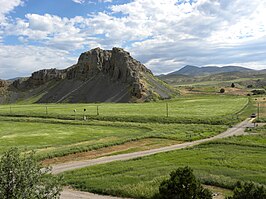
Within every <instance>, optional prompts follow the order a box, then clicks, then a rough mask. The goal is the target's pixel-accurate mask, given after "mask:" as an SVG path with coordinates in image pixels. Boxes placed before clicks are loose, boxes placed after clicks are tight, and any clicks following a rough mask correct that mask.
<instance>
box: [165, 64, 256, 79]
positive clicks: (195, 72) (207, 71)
mask: <svg viewBox="0 0 266 199" xmlns="http://www.w3.org/2000/svg"><path fill="white" fill-rule="evenodd" d="M251 71H254V70H252V69H249V68H245V67H241V66H223V67H218V66H206V67H198V66H192V65H186V66H184V67H183V68H181V69H180V70H178V71H174V72H171V73H169V74H167V75H187V76H204V75H212V74H219V73H230V72H251Z"/></svg>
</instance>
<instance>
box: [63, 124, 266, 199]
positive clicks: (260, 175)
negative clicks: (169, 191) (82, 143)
mask: <svg viewBox="0 0 266 199" xmlns="http://www.w3.org/2000/svg"><path fill="white" fill-rule="evenodd" d="M264 128H265V127H258V128H257V129H255V130H254V131H251V132H249V134H248V135H245V136H239V137H231V138H226V139H222V140H217V141H213V142H209V143H206V144H201V145H199V146H196V147H193V148H188V149H182V150H177V151H172V152H167V153H161V154H156V155H152V156H149V157H143V158H137V159H134V160H129V161H123V162H113V163H108V164H104V165H97V166H93V167H88V168H83V169H79V170H75V171H70V172H66V173H65V175H64V177H65V180H66V183H67V184H69V185H71V186H73V187H74V188H77V189H80V190H84V191H91V192H97V193H103V194H111V195H118V196H125V197H133V198H152V196H153V195H154V194H156V193H158V191H159V190H158V187H159V185H160V183H161V182H162V181H163V180H165V179H166V177H167V175H168V174H169V173H170V172H171V171H172V170H175V169H176V168H177V167H184V166H189V167H191V168H193V170H194V173H195V175H196V177H197V178H199V179H200V181H201V182H202V183H204V184H206V185H213V186H218V187H223V188H228V189H234V187H235V184H236V182H237V181H241V182H249V181H252V182H254V183H256V184H259V185H263V186H266V166H265V165H266V159H265V156H266V134H265V131H264V130H262V129H264Z"/></svg>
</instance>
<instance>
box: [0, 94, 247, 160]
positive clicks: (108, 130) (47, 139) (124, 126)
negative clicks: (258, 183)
mask: <svg viewBox="0 0 266 199" xmlns="http://www.w3.org/2000/svg"><path fill="white" fill-rule="evenodd" d="M166 102H167V103H168V105H169V115H172V116H171V117H170V116H169V117H166V116H165V108H166ZM247 103H248V99H247V98H245V97H235V96H190V97H180V98H178V99H175V100H170V101H160V102H153V103H142V104H137V103H136V104H110V103H109V104H108V103H107V104H106V103H101V104H53V105H51V104H49V105H44V104H42V105H40V104H31V105H17V104H16V105H2V106H0V114H1V115H2V116H0V142H1V143H3V144H1V146H0V154H1V153H2V152H3V151H5V150H7V149H8V148H9V147H12V146H16V147H19V148H20V149H21V150H22V151H28V150H32V149H34V150H36V151H37V155H38V156H39V158H40V159H41V160H43V159H46V158H54V157H62V156H66V155H71V154H76V153H80V152H87V151H92V150H99V149H102V148H106V147H112V146H115V145H123V144H126V143H129V142H131V143H133V142H135V144H136V145H141V147H138V146H136V147H129V148H128V149H127V148H125V147H122V148H123V149H121V150H120V151H116V150H117V149H113V150H114V151H113V152H115V153H125V152H133V151H139V150H144V149H151V148H156V147H161V146H167V145H171V144H174V143H180V142H185V141H192V140H197V139H203V138H206V137H210V136H214V135H216V134H218V133H221V132H223V131H225V130H226V129H227V128H228V125H229V124H231V123H235V122H237V121H238V120H237V119H236V118H237V117H236V116H235V115H236V113H238V112H239V111H240V110H242V109H243V107H245V106H246V104H247ZM46 106H48V110H47V115H46ZM96 106H99V112H100V115H99V116H97V115H95V114H96V112H93V111H92V110H94V108H95V107H96ZM10 107H11V109H10ZM84 108H86V114H94V116H93V117H92V118H91V117H90V116H88V115H86V116H88V119H87V120H86V121H83V120H82V118H83V116H84ZM90 108H92V109H90ZM73 109H76V110H77V112H76V114H77V115H76V116H75V115H73ZM41 110H42V111H45V112H44V113H41ZM95 110H96V109H95ZM95 110H94V111H95ZM160 110H161V111H160ZM82 111H83V112H82ZM39 113H41V114H39ZM142 114H144V115H142ZM145 114H146V115H145ZM58 115H61V116H60V117H59V118H61V119H57V116H58ZM185 117H187V118H186V119H184V118H185ZM147 118H148V119H147ZM165 121H166V122H165ZM213 124H215V125H213ZM143 139H148V140H147V142H148V143H146V142H145V143H141V140H143ZM155 139H158V140H155ZM136 141H139V142H136ZM145 145H146V146H145ZM108 153H112V151H108ZM104 154H105V153H104ZM99 155H102V154H99Z"/></svg>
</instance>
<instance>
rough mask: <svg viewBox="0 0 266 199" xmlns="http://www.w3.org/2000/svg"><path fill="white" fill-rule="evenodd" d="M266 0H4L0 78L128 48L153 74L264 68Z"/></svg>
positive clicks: (0, 11)
mask: <svg viewBox="0 0 266 199" xmlns="http://www.w3.org/2000/svg"><path fill="white" fill-rule="evenodd" d="M265 10H266V1H265V0H263V1H262V0H253V1H247V0H234V1H231V0H44V1H40V0H0V79H8V78H13V77H18V76H29V75H30V74H31V73H32V72H33V71H36V70H39V69H43V68H66V67H68V66H71V65H73V64H75V63H76V61H77V59H78V56H79V55H80V54H81V53H82V52H84V51H88V50H90V49H92V48H96V47H101V48H103V49H111V48H112V47H114V46H116V47H122V48H125V49H126V50H128V51H129V52H130V53H131V54H132V55H133V57H135V58H136V59H138V60H140V61H141V62H142V63H144V64H145V65H146V66H147V67H148V68H150V69H151V70H152V71H153V73H155V74H161V73H167V72H171V71H174V70H178V69H180V68H181V67H183V66H184V65H187V64H190V65H197V66H207V65H217V66H223V65H241V66H245V67H249V68H253V69H265V68H266V56H265V54H266V12H265Z"/></svg>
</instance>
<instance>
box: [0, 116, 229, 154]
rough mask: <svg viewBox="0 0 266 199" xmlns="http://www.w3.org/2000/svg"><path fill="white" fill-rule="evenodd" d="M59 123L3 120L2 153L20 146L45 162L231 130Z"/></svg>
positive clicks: (0, 126)
mask: <svg viewBox="0 0 266 199" xmlns="http://www.w3.org/2000/svg"><path fill="white" fill-rule="evenodd" d="M19 119H21V118H19ZM19 119H18V120H19ZM28 120H29V119H28ZM48 122H51V123H48ZM52 122H54V124H53V123H52ZM56 122H57V123H56ZM59 122H60V120H57V121H55V120H46V122H44V121H43V122H41V121H38V120H30V121H28V122H25V121H23V120H22V121H0V142H1V146H0V153H1V152H3V151H5V150H6V149H8V148H9V147H11V146H16V147H19V148H20V149H21V150H23V151H27V150H32V149H36V150H37V152H38V154H39V155H40V156H41V158H42V159H43V158H48V157H49V158H51V157H54V156H63V155H67V154H71V153H77V152H84V151H88V150H93V149H99V148H104V147H107V146H113V145H119V144H123V143H126V142H130V141H136V140H141V139H144V138H161V139H163V140H161V141H162V142H165V144H166V145H168V144H167V141H166V140H173V141H179V142H184V141H190V140H197V139H202V138H206V137H210V136H214V135H216V134H218V133H220V132H222V131H224V130H225V129H226V128H227V126H225V125H205V124H168V125H165V124H149V123H148V124H146V123H144V124H141V123H140V124H138V123H133V124H130V123H120V122H118V123H111V122H98V121H95V122H88V123H82V122H78V121H77V122H76V121H61V122H60V123H59ZM196 127H197V128H196Z"/></svg>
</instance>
